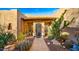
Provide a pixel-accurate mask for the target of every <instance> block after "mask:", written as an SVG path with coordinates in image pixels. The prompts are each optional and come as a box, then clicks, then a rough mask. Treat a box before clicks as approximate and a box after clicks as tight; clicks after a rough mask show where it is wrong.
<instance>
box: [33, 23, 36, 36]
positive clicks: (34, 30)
mask: <svg viewBox="0 0 79 59" xmlns="http://www.w3.org/2000/svg"><path fill="white" fill-rule="evenodd" d="M35 25H36V23H33V36H35Z"/></svg>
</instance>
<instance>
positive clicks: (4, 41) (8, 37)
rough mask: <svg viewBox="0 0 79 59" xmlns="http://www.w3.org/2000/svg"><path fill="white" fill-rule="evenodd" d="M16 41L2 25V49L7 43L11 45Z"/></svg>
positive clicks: (0, 42)
mask: <svg viewBox="0 0 79 59" xmlns="http://www.w3.org/2000/svg"><path fill="white" fill-rule="evenodd" d="M15 40H16V38H15V35H14V34H13V33H11V32H6V31H5V27H3V26H1V25H0V48H4V46H5V45H7V43H10V42H12V41H15Z"/></svg>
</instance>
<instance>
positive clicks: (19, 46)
mask: <svg viewBox="0 0 79 59" xmlns="http://www.w3.org/2000/svg"><path fill="white" fill-rule="evenodd" d="M31 45H32V41H30V40H24V41H23V42H20V43H19V44H17V45H16V48H15V50H17V51H27V50H29V49H30V47H31Z"/></svg>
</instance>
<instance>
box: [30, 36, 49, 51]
mask: <svg viewBox="0 0 79 59" xmlns="http://www.w3.org/2000/svg"><path fill="white" fill-rule="evenodd" d="M30 51H49V48H48V47H47V45H46V43H45V41H44V38H35V39H34V42H33V44H32V47H31V49H30Z"/></svg>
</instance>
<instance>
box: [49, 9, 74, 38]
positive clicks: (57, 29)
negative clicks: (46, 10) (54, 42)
mask: <svg viewBox="0 0 79 59" xmlns="http://www.w3.org/2000/svg"><path fill="white" fill-rule="evenodd" d="M66 11H67V10H65V11H64V13H63V14H62V15H61V17H60V18H58V19H56V20H54V21H52V24H51V28H50V32H51V33H50V34H51V36H50V35H49V36H50V37H52V39H53V38H55V39H58V38H60V33H61V31H62V29H64V28H66V27H67V26H68V25H69V24H70V23H72V21H73V20H74V18H73V19H72V20H71V21H70V22H68V21H65V20H64V14H65V13H66ZM62 24H63V26H61V25H62Z"/></svg>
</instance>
